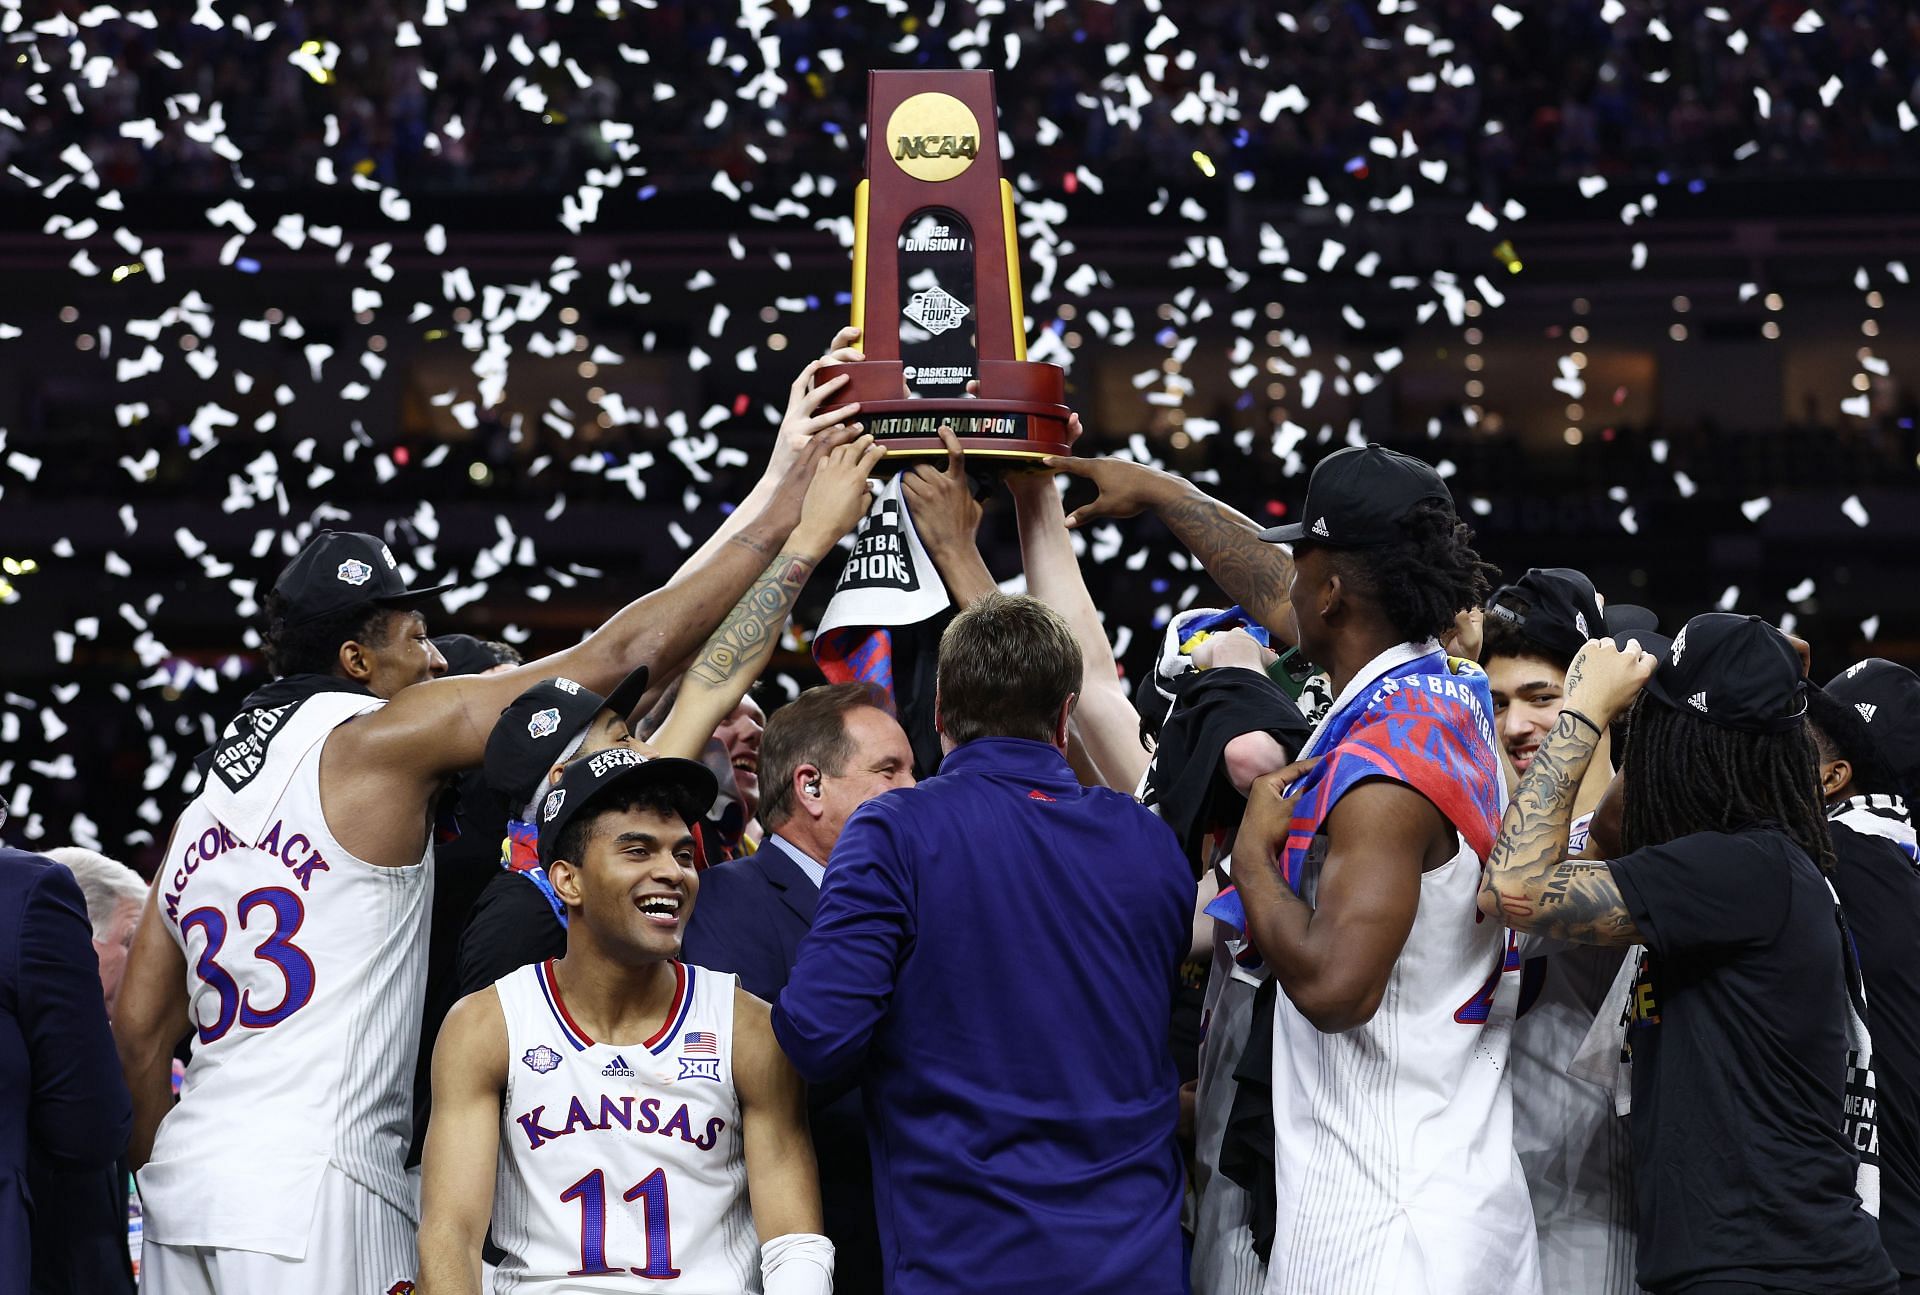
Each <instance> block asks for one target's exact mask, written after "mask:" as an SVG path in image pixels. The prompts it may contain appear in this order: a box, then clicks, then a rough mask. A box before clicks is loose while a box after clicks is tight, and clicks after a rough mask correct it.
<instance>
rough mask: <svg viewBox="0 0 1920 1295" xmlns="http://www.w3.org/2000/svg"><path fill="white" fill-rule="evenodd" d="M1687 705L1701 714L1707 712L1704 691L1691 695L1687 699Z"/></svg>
mask: <svg viewBox="0 0 1920 1295" xmlns="http://www.w3.org/2000/svg"><path fill="white" fill-rule="evenodd" d="M1687 705H1689V706H1691V707H1693V708H1694V709H1695V710H1697V711H1699V712H1700V713H1701V714H1705V713H1706V710H1707V694H1706V691H1705V690H1704V689H1702V690H1701V691H1700V692H1697V693H1695V694H1693V696H1691V697H1689V698H1687Z"/></svg>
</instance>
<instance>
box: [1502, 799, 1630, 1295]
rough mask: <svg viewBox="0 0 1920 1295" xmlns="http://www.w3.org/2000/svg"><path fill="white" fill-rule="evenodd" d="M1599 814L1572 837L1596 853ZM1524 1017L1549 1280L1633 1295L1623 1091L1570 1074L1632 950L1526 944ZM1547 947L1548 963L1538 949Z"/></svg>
mask: <svg viewBox="0 0 1920 1295" xmlns="http://www.w3.org/2000/svg"><path fill="white" fill-rule="evenodd" d="M1592 819H1593V816H1592V815H1591V814H1588V815H1585V816H1583V817H1581V818H1577V819H1575V820H1574V821H1573V825H1572V827H1571V829H1570V830H1569V833H1568V842H1567V849H1568V853H1569V854H1579V853H1580V852H1581V851H1582V850H1585V849H1586V848H1587V833H1588V828H1589V826H1590V825H1591V823H1592ZM1519 945H1520V953H1521V955H1522V958H1523V961H1522V963H1521V967H1520V1005H1519V1009H1518V1010H1519V1019H1518V1020H1517V1021H1516V1022H1515V1023H1514V1027H1513V1064H1512V1066H1511V1068H1510V1070H1511V1073H1512V1075H1513V1145H1514V1149H1515V1150H1517V1151H1518V1152H1519V1153H1520V1168H1521V1171H1522V1172H1524V1173H1525V1174H1526V1176H1527V1190H1528V1191H1530V1192H1531V1193H1532V1194H1533V1218H1534V1225H1535V1227H1536V1229H1537V1230H1538V1233H1539V1237H1540V1277H1541V1282H1542V1284H1543V1285H1544V1286H1545V1288H1546V1289H1547V1290H1549V1291H1552V1292H1554V1293H1555V1295H1560V1293H1561V1292H1565V1295H1633V1292H1635V1291H1637V1290H1639V1289H1640V1287H1639V1286H1638V1285H1637V1284H1636V1283H1635V1282H1634V1280H1633V1260H1634V1233H1633V1167H1632V1149H1631V1147H1630V1145H1629V1142H1628V1139H1627V1122H1626V1120H1625V1119H1623V1118H1622V1117H1620V1116H1618V1115H1615V1114H1614V1111H1613V1094H1612V1093H1611V1092H1609V1091H1608V1090H1607V1089H1605V1088H1602V1087H1601V1086H1600V1085H1598V1084H1594V1083H1589V1082H1588V1081H1587V1080H1585V1079H1576V1078H1574V1077H1573V1076H1572V1075H1571V1074H1569V1073H1568V1070H1567V1068H1568V1067H1569V1066H1571V1065H1572V1064H1573V1059H1574V1056H1575V1055H1576V1054H1577V1053H1578V1052H1579V1051H1580V1045H1581V1043H1582V1042H1584V1041H1585V1039H1586V1037H1587V1031H1589V1030H1590V1029H1592V1028H1593V1022H1594V1018H1595V1017H1596V1016H1599V1015H1600V1014H1601V1013H1603V1012H1607V1011H1612V1012H1614V1013H1616V1014H1617V1013H1618V1012H1619V1010H1620V1004H1619V1003H1617V1002H1609V1001H1608V999H1609V997H1610V994H1609V990H1611V988H1612V986H1613V982H1614V979H1615V977H1616V976H1618V975H1619V972H1620V964H1621V961H1622V960H1623V959H1624V958H1625V957H1626V956H1627V953H1628V951H1627V950H1625V949H1603V948H1597V947H1595V946H1592V945H1581V944H1573V945H1564V944H1559V943H1557V942H1554V941H1548V940H1539V939H1536V938H1535V937H1532V936H1524V935H1523V936H1521V937H1519ZM1535 945H1538V946H1539V947H1541V948H1542V949H1544V950H1551V951H1550V952H1543V953H1541V954H1539V955H1535V954H1534V953H1532V952H1531V951H1530V950H1531V947H1532V946H1535Z"/></svg>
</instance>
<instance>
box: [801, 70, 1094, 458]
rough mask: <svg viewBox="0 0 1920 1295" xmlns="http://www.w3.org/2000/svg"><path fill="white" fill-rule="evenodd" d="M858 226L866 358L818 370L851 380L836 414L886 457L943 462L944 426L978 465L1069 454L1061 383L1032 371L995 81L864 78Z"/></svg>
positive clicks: (1053, 370)
mask: <svg viewBox="0 0 1920 1295" xmlns="http://www.w3.org/2000/svg"><path fill="white" fill-rule="evenodd" d="M853 212H854V214H853V231H854V233H853V324H854V326H855V327H856V328H858V329H860V330H861V337H860V341H859V343H858V345H859V346H860V348H861V350H862V351H863V352H864V353H865V355H866V357H867V358H866V359H864V360H862V361H859V362H858V363H853V364H830V365H823V366H822V367H821V369H820V371H819V380H820V381H823V382H824V381H826V380H827V379H828V378H831V377H834V376H835V375H837V374H841V373H844V374H847V375H848V378H849V381H848V382H847V385H846V387H845V388H843V389H842V392H841V396H842V400H841V403H843V404H844V403H851V402H853V401H858V402H859V403H860V421H861V422H862V423H864V424H866V429H867V431H868V432H869V433H871V434H872V435H873V437H874V439H875V440H876V441H878V442H879V443H880V444H881V445H882V446H884V447H885V449H886V452H887V455H888V457H889V458H896V457H904V456H911V455H945V454H946V447H945V446H943V445H942V444H941V443H940V437H939V428H940V425H941V424H942V423H944V424H946V425H947V426H949V427H951V428H952V429H953V430H954V432H955V433H956V434H957V435H958V436H959V438H960V444H961V445H962V446H963V447H964V448H965V450H966V452H967V457H968V459H969V460H973V459H977V458H998V459H1012V460H1019V459H1038V458H1040V457H1042V456H1044V455H1048V454H1068V453H1071V451H1070V450H1069V448H1068V446H1067V413H1068V411H1067V407H1066V405H1065V404H1063V403H1062V402H1063V401H1064V400H1065V398H1066V374H1065V373H1064V372H1063V371H1062V370H1061V369H1060V367H1059V366H1058V365H1055V364H1042V363H1038V362H1034V361H1029V360H1028V359H1027V358H1026V355H1027V339H1026V307H1025V303H1024V302H1023V301H1022V300H1021V295H1020V252H1019V246H1018V244H1017V243H1016V241H1015V238H1014V226H1013V186H1012V185H1010V184H1008V183H1007V182H1006V181H1005V180H1003V179H1001V178H1000V132H999V128H998V126H997V124H996V118H995V114H994V101H993V73H991V72H953V71H948V72H873V73H870V74H869V77H868V82H867V178H866V179H864V180H862V181H861V182H860V185H859V187H858V188H857V189H855V190H854V197H853ZM969 382H977V383H978V386H977V387H976V388H975V394H973V395H969V394H968V392H967V384H968V383H969Z"/></svg>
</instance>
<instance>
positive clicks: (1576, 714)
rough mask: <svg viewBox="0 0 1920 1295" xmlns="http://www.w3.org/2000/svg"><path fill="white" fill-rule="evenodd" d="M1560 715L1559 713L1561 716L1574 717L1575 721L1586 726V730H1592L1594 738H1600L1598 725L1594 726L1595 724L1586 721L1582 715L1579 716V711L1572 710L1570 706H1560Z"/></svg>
mask: <svg viewBox="0 0 1920 1295" xmlns="http://www.w3.org/2000/svg"><path fill="white" fill-rule="evenodd" d="M1560 713H1561V714H1562V715H1571V716H1573V717H1574V718H1575V719H1577V720H1579V721H1580V722H1581V723H1582V724H1585V725H1586V726H1587V727H1588V728H1590V729H1592V730H1593V735H1594V736H1595V737H1599V736H1600V731H1601V730H1600V726H1599V725H1598V724H1596V723H1594V722H1593V721H1592V720H1590V719H1588V718H1587V717H1586V716H1585V715H1582V714H1581V713H1580V712H1579V711H1577V710H1575V709H1574V708H1573V707H1571V706H1562V707H1561V708H1560Z"/></svg>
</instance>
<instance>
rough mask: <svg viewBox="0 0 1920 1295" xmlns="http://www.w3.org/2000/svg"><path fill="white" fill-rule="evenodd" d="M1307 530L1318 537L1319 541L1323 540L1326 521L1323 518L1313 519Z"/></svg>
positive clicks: (1325, 535)
mask: <svg viewBox="0 0 1920 1295" xmlns="http://www.w3.org/2000/svg"><path fill="white" fill-rule="evenodd" d="M1307 529H1308V530H1311V531H1312V532H1313V533H1314V534H1315V535H1318V536H1319V537H1320V538H1321V539H1325V538H1326V537H1327V519H1326V518H1324V517H1316V518H1315V519H1314V522H1313V525H1312V526H1310V527H1308V528H1307Z"/></svg>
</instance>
